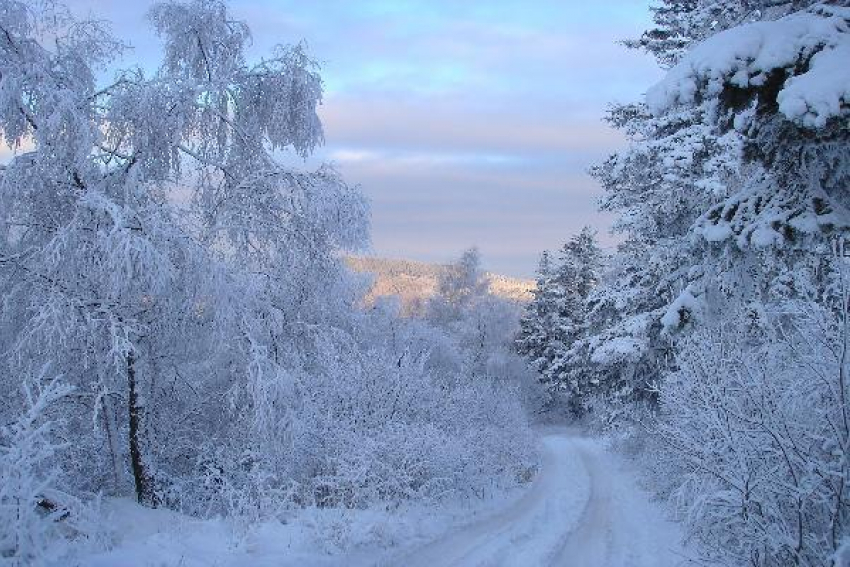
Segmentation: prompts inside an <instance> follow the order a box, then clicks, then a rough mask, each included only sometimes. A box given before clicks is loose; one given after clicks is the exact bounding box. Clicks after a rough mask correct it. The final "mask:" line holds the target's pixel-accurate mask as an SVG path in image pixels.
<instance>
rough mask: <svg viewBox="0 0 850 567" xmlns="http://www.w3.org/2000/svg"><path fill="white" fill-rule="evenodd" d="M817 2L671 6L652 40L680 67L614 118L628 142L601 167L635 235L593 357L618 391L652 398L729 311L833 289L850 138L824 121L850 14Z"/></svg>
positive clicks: (617, 273)
mask: <svg viewBox="0 0 850 567" xmlns="http://www.w3.org/2000/svg"><path fill="white" fill-rule="evenodd" d="M810 4H813V3H812V2H796V3H795V2H741V3H737V2H728V3H718V2H710V1H707V0H706V1H704V2H703V1H694V2H668V3H665V4H664V5H663V6H662V7H661V8H659V11H658V12H657V18H658V21H657V23H658V24H659V30H662V31H664V30H666V31H664V33H661V32H660V31H658V30H656V31H653V32H649V33H648V34H647V35H645V36H644V38H643V44H642V45H643V46H644V47H646V48H647V49H650V50H651V51H653V52H654V53H655V54H656V55H657V56H659V59H660V60H661V61H662V63H664V64H667V65H672V66H673V67H672V68H671V69H670V70H669V72H668V74H667V77H666V78H665V80H664V81H662V83H661V84H660V85H658V86H657V87H655V88H653V89H651V91H650V92H649V95H648V98H647V103H646V104H637V105H626V106H620V107H616V108H614V109H613V110H612V112H611V115H610V121H611V123H612V124H613V125H614V126H616V127H618V128H620V129H622V130H624V131H625V133H626V134H627V136H628V137H629V139H630V140H631V144H630V146H629V148H628V149H626V150H625V151H623V152H620V153H618V154H616V155H614V156H612V157H611V158H610V159H609V160H608V161H607V162H605V163H604V164H602V165H601V166H599V167H598V168H597V169H596V170H595V171H594V173H595V175H596V176H597V178H598V179H599V180H600V182H601V183H602V185H603V187H604V188H605V189H606V192H607V195H606V198H605V200H604V202H603V208H604V209H606V210H610V211H612V212H615V213H617V214H618V216H619V218H618V220H617V222H616V224H615V229H616V230H618V231H621V232H623V233H624V234H625V235H626V242H625V243H624V244H623V245H622V246H621V250H620V253H619V254H618V256H617V259H616V260H615V261H614V262H613V263H612V265H611V273H610V274H608V276H607V277H606V278H605V283H603V285H601V286H600V287H599V288H598V289H597V290H596V291H595V292H594V294H593V298H592V301H591V303H592V304H593V306H592V308H591V312H590V315H591V319H592V323H591V328H592V330H591V342H592V344H593V347H592V350H593V352H592V357H593V359H594V360H595V361H596V362H597V363H598V364H599V365H600V369H602V370H604V372H603V373H604V374H605V375H606V378H605V379H606V380H607V381H608V382H610V385H611V387H610V388H609V390H611V391H615V392H618V395H620V396H621V397H625V398H633V399H638V400H640V399H649V400H650V401H651V400H652V398H653V397H654V394H653V391H654V390H655V385H657V384H658V382H659V381H660V380H661V378H662V376H663V374H664V372H665V371H666V370H668V369H670V368H671V364H673V361H674V359H673V357H671V356H670V354H671V348H672V346H673V342H672V339H673V337H674V336H675V335H676V334H677V333H678V332H680V331H683V330H688V329H690V328H693V327H694V326H695V325H699V324H701V323H702V322H705V321H707V320H709V319H711V318H716V317H721V316H722V311H723V309H724V307H723V306H724V305H725V304H726V303H727V302H729V301H732V302H733V303H734V300H735V298H740V297H748V298H749V299H750V300H753V301H759V302H764V301H768V302H769V301H772V300H773V299H776V298H777V297H785V296H787V295H788V294H789V293H790V294H792V295H793V294H797V293H807V294H815V295H816V294H817V293H819V291H818V290H819V288H821V287H822V285H823V279H824V278H823V274H824V265H823V264H822V262H821V261H820V258H823V255H824V253H825V252H826V251H828V250H829V247H830V244H829V241H830V240H831V239H832V238H834V237H835V236H836V235H837V234H840V233H842V231H844V230H845V229H844V227H846V213H845V212H844V211H846V206H845V205H844V204H843V203H842V199H843V197H841V194H842V190H841V189H840V188H841V187H846V184H847V182H846V175H847V174H846V164H845V163H844V161H845V158H846V155H847V152H846V145H847V138H846V132H842V131H841V128H840V127H838V126H836V125H837V124H838V123H840V120H841V118H839V117H837V116H836V117H834V118H833V119H832V120H833V121H832V122H831V123H830V124H832V125H830V124H827V122H829V120H830V119H829V116H832V114H830V113H831V112H833V111H832V110H827V109H833V108H834V109H840V108H841V107H842V104H844V103H842V102H841V100H843V99H842V98H841V95H840V90H841V87H837V86H836V85H840V84H845V83H842V81H845V82H846V79H845V78H843V77H844V75H843V73H842V72H837V73H834V74H832V75H831V76H830V78H831V82H828V84H825V83H823V82H821V81H820V79H819V78H820V77H823V76H824V73H828V71H825V70H826V69H830V68H831V65H832V61H833V60H837V59H835V58H840V57H841V55H840V54H841V53H842V52H843V49H844V47H842V46H843V44H844V42H845V41H846V39H845V38H846V20H844V17H845V16H844V15H842V14H844V12H845V11H846V8H842V7H840V5H841V3H840V2H839V3H835V4H834V5H832V6H821V7H815V8H810V9H806V8H805V6H808V5H810ZM665 34H666V35H665ZM760 37H765V38H769V39H767V40H765V41H763V42H762V41H761V40H758V39H757V38H760ZM804 38H805V39H804ZM700 42H702V43H700ZM819 61H823V63H818V62H819ZM818 65H823V67H818ZM807 66H809V67H812V69H811V70H809V71H807ZM783 85H785V86H784V87H783ZM836 89H837V90H836ZM809 90H811V92H812V93H818V94H814V95H813V98H811V100H810V99H809V97H808V95H803V94H801V93H802V92H804V91H809ZM786 91H787V92H786ZM824 97H825V98H824ZM815 99H816V100H815ZM809 104H811V105H812V106H811V112H809V111H808V110H806V109H807V108H809V106H807V105H809ZM794 105H796V107H795V108H796V110H793V111H792V110H791V108H792V107H794ZM835 112H838V113H839V114H841V113H842V112H844V111H842V110H836V111H835ZM795 113H797V114H795ZM819 117H820V118H823V120H822V123H821V122H818V120H820V118H819ZM822 192H823V193H825V194H821V193H822ZM842 218H844V219H845V220H842ZM818 227H819V228H818Z"/></svg>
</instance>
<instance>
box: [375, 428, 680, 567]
mask: <svg viewBox="0 0 850 567" xmlns="http://www.w3.org/2000/svg"><path fill="white" fill-rule="evenodd" d="M541 441H542V445H543V460H542V466H541V469H540V473H539V474H538V476H537V479H536V480H535V482H534V484H533V486H532V487H531V488H530V489H529V491H528V492H527V493H526V494H525V495H524V496H523V497H522V498H521V499H520V500H518V501H516V502H515V503H513V504H512V505H511V506H509V507H508V508H506V509H504V510H502V511H501V512H499V513H496V514H494V515H492V516H489V517H487V518H485V519H482V520H480V521H477V522H475V523H473V524H471V525H468V526H466V527H464V528H461V529H459V530H455V531H453V532H452V533H449V534H446V535H445V536H443V537H441V538H440V539H438V540H436V541H434V542H432V543H430V544H428V545H425V546H424V547H421V548H418V549H415V550H413V551H412V552H409V553H408V554H406V555H405V556H401V557H396V558H394V559H393V560H392V564H393V565H405V566H406V567H440V566H443V565H445V566H450V565H451V566H470V567H473V566H474V567H484V566H506V567H507V566H527V567H533V566H537V565H539V566H563V567H672V566H675V565H682V564H684V563H685V560H684V556H683V554H682V552H681V549H680V548H679V546H678V544H677V542H678V540H679V536H680V533H679V531H678V527H677V526H675V525H674V524H671V523H669V522H667V521H665V520H664V519H663V517H662V516H663V515H662V513H661V511H660V510H659V509H658V507H657V506H655V505H654V504H652V503H651V502H649V499H648V496H647V495H646V493H644V492H643V491H641V490H640V489H639V488H638V487H637V486H636V485H635V482H634V479H633V478H632V476H631V475H630V474H628V473H627V472H624V470H623V469H622V467H621V464H620V462H619V461H618V460H617V459H616V458H615V457H614V456H612V455H611V454H610V453H608V452H607V451H606V450H605V448H604V447H603V446H602V445H601V444H600V443H599V442H597V441H594V440H590V439H585V438H581V437H577V436H574V435H572V434H570V433H567V432H557V433H547V434H545V435H544V436H543V437H542V439H541Z"/></svg>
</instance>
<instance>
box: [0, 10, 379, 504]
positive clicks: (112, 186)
mask: <svg viewBox="0 0 850 567" xmlns="http://www.w3.org/2000/svg"><path fill="white" fill-rule="evenodd" d="M2 18H3V21H2V22H0V25H2V26H3V28H4V30H6V33H4V34H3V40H2V42H0V43H2V46H0V49H2V60H0V65H2V73H3V77H4V81H3V84H2V92H3V101H4V103H3V111H4V113H3V120H2V122H0V128H2V131H3V134H4V136H5V138H6V141H7V142H8V143H9V144H10V145H12V146H14V147H18V148H25V147H31V149H27V150H26V151H23V152H22V153H19V154H18V155H15V156H14V157H13V159H12V161H11V162H10V163H9V164H8V165H7V166H6V167H5V169H4V170H3V172H2V178H1V179H0V202H2V203H3V206H2V213H0V215H1V216H2V220H0V226H2V243H0V270H2V271H0V280H1V281H2V292H3V297H4V306H5V307H4V309H3V312H2V316H3V321H4V332H3V339H4V344H3V348H4V350H9V351H11V352H13V353H14V355H13V356H11V357H9V360H8V362H9V364H10V366H11V369H10V372H11V371H18V372H23V371H26V370H27V369H28V367H30V366H31V365H33V364H41V362H40V361H44V360H53V361H54V362H55V364H56V366H57V371H61V372H62V373H63V375H64V376H65V379H66V380H67V381H68V382H69V383H71V384H74V385H75V386H76V387H77V388H78V395H79V396H80V399H81V400H83V403H82V404H80V405H78V406H77V407H78V408H85V409H86V411H87V412H88V415H85V413H86V412H82V413H80V414H78V415H75V416H74V419H76V420H77V421H78V424H79V426H80V427H83V426H84V424H85V423H94V424H95V425H96V430H95V432H94V434H92V435H87V436H85V437H84V440H85V441H84V442H83V443H81V444H80V445H81V446H80V447H79V449H78V450H79V452H80V453H82V454H85V455H86V457H83V456H82V455H77V456H76V458H75V459H74V461H75V462H77V463H86V462H88V463H92V465H91V466H92V468H93V470H91V471H88V472H89V473H90V474H87V475H80V476H79V477H78V479H80V480H81V481H82V482H84V483H90V484H88V485H87V488H90V489H93V488H96V487H103V486H105V485H108V483H107V482H106V479H107V478H112V479H113V480H114V483H113V486H114V489H116V490H120V489H121V488H122V486H121V484H122V476H123V472H124V470H125V469H124V463H126V462H128V461H129V465H130V467H129V468H130V472H131V474H132V479H133V481H134V485H135V492H136V494H137V497H138V498H139V500H140V501H145V502H149V503H156V502H157V501H158V499H159V496H158V495H157V490H158V489H157V487H156V486H155V485H156V483H157V482H158V480H157V479H156V478H155V473H154V472H153V469H154V468H157V467H155V463H154V462H153V453H154V447H153V444H154V443H153V440H152V439H150V438H149V437H150V436H151V435H154V434H156V432H157V431H160V432H162V433H163V434H164V433H165V432H167V431H169V429H170V427H171V425H170V424H172V423H181V424H184V427H181V431H182V432H183V433H186V434H187V435H190V438H189V439H182V438H181V439H180V441H181V442H185V443H186V444H187V446H194V447H197V446H198V445H199V442H198V439H199V438H200V435H201V434H200V430H202V429H203V427H202V426H201V425H200V423H199V422H198V420H199V419H200V420H203V419H207V417H206V416H207V415H209V414H208V413H207V412H206V411H201V404H205V403H207V402H208V400H209V398H213V399H214V398H215V396H214V395H212V394H211V392H210V389H211V390H212V391H219V392H220V393H221V394H223V393H224V392H225V391H228V390H230V389H231V388H232V387H234V385H235V384H239V383H240V382H241V383H246V382H245V380H247V379H248V377H249V376H251V373H252V369H253V368H256V364H257V360H256V356H255V355H256V353H257V352H259V351H262V352H267V351H268V350H271V349H272V346H273V344H274V343H273V341H272V340H271V339H273V338H274V337H273V336H270V335H269V333H268V332H267V333H266V335H265V336H263V337H262V339H264V340H266V341H267V342H266V343H265V344H262V345H259V344H258V343H257V340H258V339H256V338H255V336H256V335H257V334H258V333H261V332H262V331H261V329H262V328H263V325H262V324H261V323H266V324H268V323H269V322H270V321H271V317H272V316H273V315H274V314H275V313H277V312H280V311H281V310H283V311H284V312H285V313H286V314H287V315H295V313H297V307H298V306H299V303H300V304H301V305H303V304H305V303H308V302H309V295H310V293H317V292H319V291H320V290H322V289H323V286H322V285H319V284H320V282H330V283H327V284H324V286H325V288H326V286H328V285H330V286H333V285H335V284H334V283H333V282H334V281H336V280H334V274H337V276H336V277H337V279H338V278H339V276H338V274H340V273H341V269H340V268H338V267H334V266H335V265H336V264H337V260H336V259H335V257H334V251H335V250H336V249H337V248H338V247H341V246H345V247H350V246H357V245H359V244H360V243H362V242H363V240H364V238H365V234H366V226H367V223H366V220H365V210H366V209H365V205H364V201H363V198H362V196H360V194H359V193H358V192H357V191H356V190H353V189H351V188H349V187H347V186H345V184H344V183H342V182H341V180H340V179H339V178H338V177H337V176H336V175H335V174H334V173H333V172H332V171H330V170H328V169H322V170H319V171H318V172H314V173H309V172H308V173H304V172H299V171H294V170H289V169H286V168H284V167H282V166H280V165H278V164H277V162H276V160H275V158H274V156H273V151H275V150H283V149H287V148H289V149H291V150H292V151H294V152H296V153H298V154H301V155H305V154H306V153H307V152H309V151H310V150H311V149H312V148H313V147H315V145H316V144H317V143H319V142H320V141H321V135H322V134H321V128H320V125H319V122H318V118H317V116H316V106H317V104H318V103H319V101H320V97H321V87H320V79H319V77H318V75H317V74H316V72H315V69H314V66H313V64H312V63H311V62H310V60H309V59H308V58H307V57H306V55H305V54H304V52H303V50H302V49H301V48H300V47H295V48H280V49H279V50H278V52H277V53H276V55H275V56H274V57H272V58H270V59H266V60H264V61H263V62H262V63H260V64H258V65H255V66H248V65H247V64H246V62H245V61H244V55H243V51H244V47H245V42H246V41H247V38H248V32H247V28H246V27H245V26H244V24H242V23H240V22H235V21H233V20H231V19H230V18H229V16H228V15H227V12H226V10H225V8H224V5H223V4H221V3H219V2H214V1H197V2H193V3H190V4H178V3H167V4H161V5H158V6H156V7H155V8H154V9H153V11H152V12H151V19H152V21H153V22H154V25H155V27H156V29H157V31H158V33H159V34H160V35H161V36H162V37H163V39H164V41H165V62H164V63H163V65H162V67H161V68H160V70H159V71H158V72H157V74H156V75H154V76H152V77H145V76H143V74H142V73H141V72H140V71H137V70H134V71H125V72H122V73H120V74H119V76H118V78H117V80H116V81H115V82H113V83H112V84H110V85H108V86H106V87H104V88H97V87H96V86H95V73H96V69H97V66H98V65H100V64H102V63H103V62H105V61H106V60H108V58H109V57H110V56H111V54H112V53H113V52H114V51H115V50H116V47H117V46H118V44H117V43H116V42H115V41H114V40H112V39H111V38H110V37H109V36H108V35H107V34H106V33H105V32H104V31H103V30H102V29H101V28H100V27H99V26H98V25H97V24H95V23H92V22H77V21H74V20H73V19H72V18H71V17H70V15H68V14H67V12H65V11H64V10H62V9H61V8H55V7H53V6H52V5H50V6H48V8H47V11H35V10H34V9H31V8H29V7H28V6H26V5H25V4H22V3H19V2H14V1H8V2H4V9H3V10H2ZM47 38H50V42H49V43H48V42H47V41H44V39H47ZM48 46H49V47H48ZM246 287H247V288H254V289H256V290H257V291H258V292H259V293H260V295H258V296H254V297H253V298H250V299H246V298H245V297H244V296H242V293H243V291H244V289H245V288H246ZM269 290H274V293H271V292H269ZM308 290H309V291H308ZM280 297H286V303H285V302H283V301H281V302H280V303H278V302H276V301H275V299H277V298H280ZM335 297H339V296H338V295H337V296H335ZM292 298H294V299H292ZM313 303H315V299H314V300H313ZM275 331H276V332H280V329H275ZM221 344H228V345H230V346H232V347H233V348H232V349H231V350H230V352H228V353H227V354H226V355H225V354H224V353H223V352H222V350H221V349H220V346H219V345H221ZM213 349H214V350H213ZM225 358H229V359H230V365H229V367H228V366H222V367H221V368H220V369H216V371H215V372H209V368H208V366H209V365H208V364H205V361H207V362H209V361H210V360H216V361H218V362H223V359H225ZM225 368H227V370H226V371H225V372H223V371H222V370H224V369H225ZM205 370H206V372H205ZM10 389H11V390H14V388H12V387H10ZM198 390H202V391H204V392H205V394H204V395H199V394H198ZM160 403H163V404H168V405H167V407H160V406H159V405H158V404H160ZM157 418H158V419H162V420H165V421H164V422H162V423H156V419H157ZM219 427H220V426H219ZM193 428H197V429H196V432H195V433H192V429H193ZM192 437H194V438H195V439H192ZM181 452H182V451H177V452H176V453H177V455H174V457H175V458H178V459H180V460H182V461H183V464H182V465H181V466H183V467H187V466H190V464H189V463H187V462H186V458H185V456H178V455H179V454H180V453H181ZM183 454H184V455H185V452H183ZM106 456H108V459H107V458H106ZM125 459H126V460H125ZM109 461H111V462H109ZM164 464H165V463H160V465H164ZM170 464H171V465H172V466H173V465H176V463H173V462H172V463H170ZM78 466H79V465H78ZM162 468H163V469H164V470H163V473H164V475H163V476H168V474H169V473H168V469H169V468H171V467H167V466H166V467H162ZM110 469H111V470H110ZM171 472H174V471H173V470H172V471H171Z"/></svg>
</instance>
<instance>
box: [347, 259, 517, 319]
mask: <svg viewBox="0 0 850 567" xmlns="http://www.w3.org/2000/svg"><path fill="white" fill-rule="evenodd" d="M346 262H347V263H348V265H349V267H350V268H351V269H352V270H354V271H356V272H361V273H369V274H373V275H374V276H375V283H374V285H373V286H372V289H371V291H370V292H369V296H368V298H367V299H369V300H371V299H374V298H376V297H383V296H387V295H397V296H398V297H399V298H400V299H401V303H402V310H403V311H404V312H405V313H415V312H417V311H418V310H419V309H420V308H421V307H422V305H424V302H425V301H426V300H427V299H428V298H429V297H431V296H433V295H434V293H436V291H437V278H438V277H439V275H440V273H441V272H443V271H445V270H446V268H447V266H445V265H442V264H428V263H425V262H415V261H413V260H391V259H387V258H371V257H349V258H346ZM487 278H488V280H489V282H490V293H492V294H493V295H496V296H499V297H504V298H506V299H512V300H514V301H519V302H525V301H529V300H530V299H531V291H532V289H534V281H532V280H523V279H519V278H511V277H508V276H503V275H500V274H492V273H487Z"/></svg>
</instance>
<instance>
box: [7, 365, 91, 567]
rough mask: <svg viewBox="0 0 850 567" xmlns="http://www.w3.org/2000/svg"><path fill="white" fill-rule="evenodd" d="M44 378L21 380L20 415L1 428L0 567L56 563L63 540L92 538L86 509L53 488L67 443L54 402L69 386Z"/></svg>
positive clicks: (64, 552) (61, 553)
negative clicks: (21, 410)
mask: <svg viewBox="0 0 850 567" xmlns="http://www.w3.org/2000/svg"><path fill="white" fill-rule="evenodd" d="M45 370H46V368H45ZM44 374H45V372H42V375H41V377H40V378H38V379H35V380H25V381H24V382H23V384H22V385H21V389H22V392H23V398H24V400H25V408H24V411H23V413H22V414H21V415H19V416H18V417H17V418H16V419H15V421H13V422H12V423H10V424H8V425H5V426H3V427H2V428H0V526H2V529H0V565H10V566H31V565H42V564H45V563H46V562H49V561H57V560H59V559H61V558H62V557H63V555H64V554H66V553H67V552H68V551H69V548H68V546H67V545H66V544H67V542H68V541H70V540H72V539H77V540H79V539H96V537H97V531H98V527H97V525H96V523H95V522H92V521H91V520H92V518H91V515H90V510H88V509H87V507H86V506H85V505H84V504H83V503H82V502H81V501H80V500H78V499H77V498H75V497H73V496H71V495H69V494H67V493H65V492H63V491H62V490H60V489H59V488H58V485H59V482H58V481H59V479H60V477H61V476H62V475H63V471H62V470H61V469H60V467H59V463H60V462H61V461H60V460H59V456H60V454H61V453H62V452H63V451H65V450H66V449H67V448H68V445H69V444H68V443H67V442H61V441H59V439H60V435H59V432H58V429H59V428H60V426H61V419H60V418H58V417H57V413H58V412H57V410H58V404H57V403H58V402H59V401H61V400H62V399H63V398H65V397H66V396H68V395H69V394H70V393H71V392H72V391H73V388H71V387H70V386H68V385H67V384H64V383H62V381H61V377H60V378H54V379H52V380H49V381H48V380H45V379H44Z"/></svg>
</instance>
